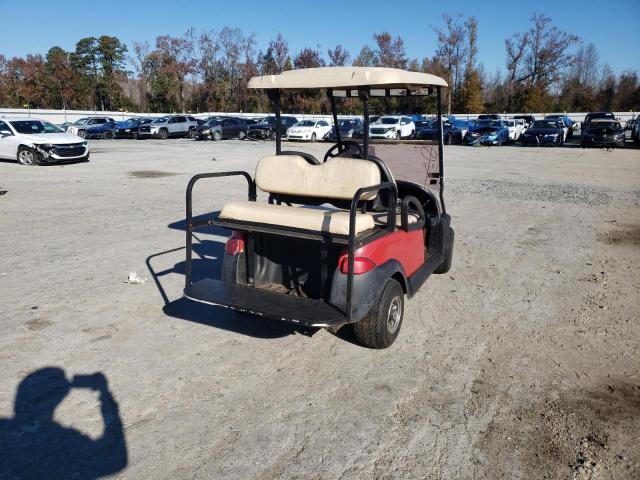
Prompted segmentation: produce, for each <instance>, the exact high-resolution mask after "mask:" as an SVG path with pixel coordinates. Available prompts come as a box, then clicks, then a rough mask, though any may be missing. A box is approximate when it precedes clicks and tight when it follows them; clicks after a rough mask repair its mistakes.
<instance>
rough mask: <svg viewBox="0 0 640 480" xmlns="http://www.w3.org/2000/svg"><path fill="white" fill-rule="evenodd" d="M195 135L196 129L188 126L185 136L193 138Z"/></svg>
mask: <svg viewBox="0 0 640 480" xmlns="http://www.w3.org/2000/svg"><path fill="white" fill-rule="evenodd" d="M195 136H196V131H195V130H194V129H193V128H190V129H189V131H188V132H187V138H195Z"/></svg>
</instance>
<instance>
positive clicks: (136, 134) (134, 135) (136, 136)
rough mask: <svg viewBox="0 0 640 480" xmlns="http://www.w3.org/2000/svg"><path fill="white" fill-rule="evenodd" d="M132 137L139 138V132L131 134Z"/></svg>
mask: <svg viewBox="0 0 640 480" xmlns="http://www.w3.org/2000/svg"><path fill="white" fill-rule="evenodd" d="M131 138H133V139H134V140H138V132H134V133H133V135H131Z"/></svg>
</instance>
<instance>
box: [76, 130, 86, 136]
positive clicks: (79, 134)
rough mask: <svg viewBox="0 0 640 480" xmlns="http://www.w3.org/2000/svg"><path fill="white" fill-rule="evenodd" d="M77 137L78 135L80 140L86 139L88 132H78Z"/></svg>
mask: <svg viewBox="0 0 640 480" xmlns="http://www.w3.org/2000/svg"><path fill="white" fill-rule="evenodd" d="M76 135H78V136H79V137H80V138H84V137H85V135H86V132H85V131H84V130H78V133H76Z"/></svg>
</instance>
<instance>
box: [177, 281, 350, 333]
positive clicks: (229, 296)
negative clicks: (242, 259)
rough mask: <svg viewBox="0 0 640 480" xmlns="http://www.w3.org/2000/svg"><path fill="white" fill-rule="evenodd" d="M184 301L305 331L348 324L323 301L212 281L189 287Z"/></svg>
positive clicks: (337, 311)
mask: <svg viewBox="0 0 640 480" xmlns="http://www.w3.org/2000/svg"><path fill="white" fill-rule="evenodd" d="M184 295H185V297H187V298H189V299H191V300H194V301H196V302H202V303H208V304H210V305H218V306H221V307H226V308H231V309H233V310H237V311H239V312H244V313H250V314H253V315H258V316H262V317H266V318H271V319H274V320H282V321H285V322H291V323H296V324H299V325H304V326H307V327H325V328H329V327H339V326H341V325H344V324H345V323H347V318H346V316H345V315H344V312H342V311H341V310H339V309H338V308H336V307H334V306H333V305H330V304H328V303H326V302H323V301H322V300H314V299H311V298H305V297H297V296H293V295H284V294H282V293H275V292H270V291H267V290H261V289H259V288H256V287H250V286H244V285H237V284H232V283H227V282H222V281H220V280H215V279H213V278H205V279H204V280H199V281H197V282H194V283H192V284H191V285H189V286H188V287H187V288H185V290H184Z"/></svg>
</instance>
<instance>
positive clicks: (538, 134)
mask: <svg viewBox="0 0 640 480" xmlns="http://www.w3.org/2000/svg"><path fill="white" fill-rule="evenodd" d="M521 143H522V145H523V146H525V147H526V146H529V145H533V146H538V145H551V146H562V145H563V144H564V125H563V124H562V123H560V122H558V121H557V120H549V119H545V120H536V121H535V122H533V123H532V124H531V127H529V128H528V129H527V131H526V132H524V133H523V134H522V140H521Z"/></svg>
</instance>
